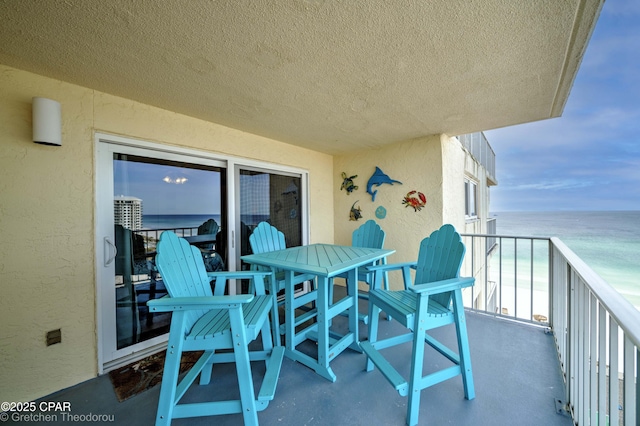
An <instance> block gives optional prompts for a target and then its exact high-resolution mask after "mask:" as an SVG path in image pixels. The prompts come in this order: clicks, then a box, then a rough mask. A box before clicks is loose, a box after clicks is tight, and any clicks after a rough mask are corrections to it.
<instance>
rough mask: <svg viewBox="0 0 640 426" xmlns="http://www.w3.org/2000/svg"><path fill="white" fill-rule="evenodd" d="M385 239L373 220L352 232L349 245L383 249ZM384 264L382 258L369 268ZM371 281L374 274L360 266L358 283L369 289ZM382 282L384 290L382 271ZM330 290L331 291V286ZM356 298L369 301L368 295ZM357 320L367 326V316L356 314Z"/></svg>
mask: <svg viewBox="0 0 640 426" xmlns="http://www.w3.org/2000/svg"><path fill="white" fill-rule="evenodd" d="M385 237H386V234H385V232H384V230H383V229H382V228H381V227H380V225H378V224H377V223H376V221H375V220H372V219H370V220H368V221H366V222H365V223H364V224H363V225H362V226H360V227H359V228H358V229H356V230H355V231H353V234H352V235H351V245H352V246H353V247H365V248H377V249H381V248H384V240H385ZM386 262H387V259H386V258H383V259H381V260H379V261H376V262H375V263H372V264H371V265H369V266H373V265H378V264H380V265H383V264H386ZM338 276H339V277H341V278H345V279H346V278H347V274H343V275H338ZM373 279H374V272H373V271H371V270H369V269H368V267H367V266H362V267H360V268H358V281H359V282H360V281H361V282H364V283H366V284H368V285H369V287H371V286H372V285H373ZM382 282H383V286H384V288H386V289H388V276H387V273H386V272H384V271H383V281H382ZM331 290H333V286H332V288H331ZM358 298H360V299H364V300H369V294H368V293H358ZM330 300H333V291H332V292H331V295H330ZM358 319H359V320H360V321H362V322H364V323H365V324H367V323H368V321H369V316H368V315H367V314H361V313H358Z"/></svg>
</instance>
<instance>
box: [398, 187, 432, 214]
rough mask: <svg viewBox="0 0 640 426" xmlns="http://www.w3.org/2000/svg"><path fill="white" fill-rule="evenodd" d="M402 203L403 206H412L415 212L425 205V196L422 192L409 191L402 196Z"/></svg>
mask: <svg viewBox="0 0 640 426" xmlns="http://www.w3.org/2000/svg"><path fill="white" fill-rule="evenodd" d="M402 204H404V206H405V207H413V211H415V212H417V211H420V210H422V208H423V207H424V206H425V205H427V197H426V196H425V195H424V194H423V193H422V192H418V191H409V192H407V195H405V196H404V200H402Z"/></svg>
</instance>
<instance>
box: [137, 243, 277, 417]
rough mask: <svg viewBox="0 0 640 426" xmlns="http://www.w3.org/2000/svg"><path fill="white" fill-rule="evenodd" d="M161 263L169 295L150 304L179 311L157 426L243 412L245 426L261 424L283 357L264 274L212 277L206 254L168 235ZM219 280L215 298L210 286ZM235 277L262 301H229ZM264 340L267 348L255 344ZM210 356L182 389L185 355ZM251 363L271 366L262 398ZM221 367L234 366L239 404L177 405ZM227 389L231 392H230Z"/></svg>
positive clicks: (153, 307) (159, 258)
mask: <svg viewBox="0 0 640 426" xmlns="http://www.w3.org/2000/svg"><path fill="white" fill-rule="evenodd" d="M157 253H158V254H157V255H156V265H157V267H158V270H159V272H160V274H161V276H162V280H163V281H164V284H165V287H166V288H167V290H168V292H169V296H168V297H164V298H161V299H156V300H151V301H149V302H148V305H149V309H150V310H151V311H153V312H172V317H171V328H170V331H169V342H168V349H167V355H166V359H165V364H164V371H163V376H162V384H161V388H160V399H159V402H158V413H157V416H156V425H168V424H170V423H171V419H173V418H185V417H200V416H211V415H220V414H233V413H241V414H242V415H243V417H244V424H245V425H257V424H258V415H257V412H258V411H261V410H264V409H265V408H266V407H267V405H268V404H269V401H271V400H272V399H273V397H274V394H275V389H276V384H277V382H278V377H279V375H280V367H281V365H282V358H283V356H284V348H283V347H282V346H276V347H274V346H273V339H272V335H271V326H270V322H269V313H270V311H271V307H272V306H273V304H274V303H275V302H274V297H273V296H272V295H265V290H264V277H265V276H266V275H268V274H267V273H262V272H248V271H244V272H209V273H207V271H206V270H205V267H204V263H203V260H202V256H201V254H200V250H199V249H198V248H197V247H194V246H191V245H189V243H188V242H187V241H186V240H185V239H183V238H178V237H177V236H176V235H175V234H174V233H173V232H171V231H165V232H163V233H162V235H161V236H160V242H159V243H158V246H157ZM212 277H213V278H215V290H214V291H213V292H212V290H211V285H210V284H209V281H210V279H211V278H212ZM228 279H251V280H253V284H254V286H253V287H254V289H255V295H254V294H243V295H235V296H225V295H224V289H225V286H226V280H228ZM260 334H262V336H261V337H262V350H255V351H254V350H252V351H249V348H248V345H249V343H250V342H251V341H253V340H255V339H256V338H257V337H258V336H259V335H260ZM187 351H204V353H203V354H202V356H201V357H200V358H199V359H198V361H197V362H196V363H195V365H194V366H193V367H192V368H191V370H189V372H187V374H186V375H185V376H184V378H183V379H182V380H181V381H180V383H178V374H179V368H180V360H181V357H182V353H183V352H187ZM250 361H264V362H265V365H266V372H265V375H264V379H263V381H262V385H261V388H260V392H259V393H258V396H257V398H256V396H255V391H254V388H253V379H252V374H251V365H250ZM214 363H235V365H236V371H237V376H238V384H239V387H240V399H239V400H229V401H217V400H216V401H211V402H204V403H184V404H179V403H178V402H179V401H180V399H181V398H182V396H183V395H184V393H185V392H186V391H187V389H189V387H190V386H191V384H192V383H193V382H194V381H195V379H196V378H197V377H198V375H200V384H201V385H208V384H209V383H210V381H211V374H212V367H213V364H214ZM223 391H224V390H223Z"/></svg>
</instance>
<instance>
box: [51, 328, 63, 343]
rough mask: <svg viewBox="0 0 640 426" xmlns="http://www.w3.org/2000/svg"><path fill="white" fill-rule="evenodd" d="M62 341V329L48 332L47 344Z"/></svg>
mask: <svg viewBox="0 0 640 426" xmlns="http://www.w3.org/2000/svg"><path fill="white" fill-rule="evenodd" d="M61 342H62V331H61V330H60V329H57V330H51V331H49V332H47V346H51V345H55V344H56V343H61Z"/></svg>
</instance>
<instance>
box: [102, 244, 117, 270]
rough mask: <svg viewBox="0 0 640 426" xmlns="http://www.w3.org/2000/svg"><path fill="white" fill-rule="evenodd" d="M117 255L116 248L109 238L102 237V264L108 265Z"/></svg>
mask: <svg viewBox="0 0 640 426" xmlns="http://www.w3.org/2000/svg"><path fill="white" fill-rule="evenodd" d="M117 255H118V248H117V247H116V245H115V244H113V242H112V241H111V240H110V239H109V237H104V266H109V265H111V263H112V262H113V261H114V260H115V258H116V256H117Z"/></svg>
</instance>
